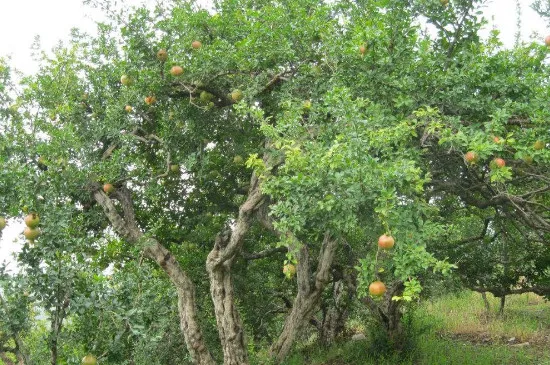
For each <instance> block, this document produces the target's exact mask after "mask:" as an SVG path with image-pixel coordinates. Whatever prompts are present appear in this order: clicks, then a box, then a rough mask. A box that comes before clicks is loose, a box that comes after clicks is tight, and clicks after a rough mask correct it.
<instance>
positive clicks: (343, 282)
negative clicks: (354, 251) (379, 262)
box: [319, 267, 356, 347]
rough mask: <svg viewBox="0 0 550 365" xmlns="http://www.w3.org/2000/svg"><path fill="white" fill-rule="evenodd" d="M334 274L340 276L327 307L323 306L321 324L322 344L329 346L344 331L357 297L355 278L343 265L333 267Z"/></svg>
mask: <svg viewBox="0 0 550 365" xmlns="http://www.w3.org/2000/svg"><path fill="white" fill-rule="evenodd" d="M333 275H334V277H335V280H336V277H338V278H339V280H337V281H334V283H333V288H332V297H331V298H330V302H329V303H327V305H326V307H325V308H323V322H322V325H321V326H320V333H319V338H320V340H321V344H322V345H323V346H325V347H328V346H330V345H332V344H333V343H334V341H335V340H336V338H337V337H338V336H339V335H340V334H341V333H342V332H343V330H344V328H345V325H346V320H347V318H348V315H349V308H350V303H351V302H352V300H353V298H354V297H355V293H356V286H355V285H353V282H352V281H353V278H351V277H349V276H348V275H346V274H345V272H344V270H343V269H342V268H341V267H336V268H334V269H333Z"/></svg>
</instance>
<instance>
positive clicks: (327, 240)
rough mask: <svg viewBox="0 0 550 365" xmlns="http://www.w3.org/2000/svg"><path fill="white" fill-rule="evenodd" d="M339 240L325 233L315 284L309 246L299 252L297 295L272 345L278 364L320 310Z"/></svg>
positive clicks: (304, 246) (272, 354)
mask: <svg viewBox="0 0 550 365" xmlns="http://www.w3.org/2000/svg"><path fill="white" fill-rule="evenodd" d="M336 245H337V240H336V239H334V238H332V237H331V236H330V234H328V233H326V234H325V237H324V239H323V245H322V247H321V252H320V253H319V262H318V265H317V272H316V274H315V277H314V281H313V283H310V280H311V278H310V268H309V265H310V263H309V252H308V248H307V246H306V245H303V246H302V247H301V248H300V251H299V252H298V266H297V270H296V273H297V278H298V294H297V295H296V298H295V299H294V304H293V306H292V310H291V311H290V314H289V316H288V317H287V318H286V320H285V324H284V326H283V330H282V332H281V334H280V335H279V338H278V339H277V341H276V342H275V343H274V344H273V345H272V346H271V349H270V353H271V356H273V357H274V358H275V359H276V361H277V362H278V363H282V362H283V360H284V359H285V358H286V356H287V355H288V353H289V352H290V350H291V349H292V345H293V343H294V341H295V339H296V336H297V335H298V334H299V333H300V331H301V330H302V328H303V327H304V326H305V324H306V323H308V321H309V319H310V318H311V316H312V315H313V313H314V312H315V310H316V309H317V306H318V304H319V302H320V298H321V294H322V293H323V290H324V289H325V287H326V286H327V283H328V282H329V275H330V267H331V265H332V261H333V259H334V252H335V251H336Z"/></svg>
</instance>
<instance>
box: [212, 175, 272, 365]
mask: <svg viewBox="0 0 550 365" xmlns="http://www.w3.org/2000/svg"><path fill="white" fill-rule="evenodd" d="M259 184H260V182H259V180H258V178H257V177H256V176H255V175H253V176H252V179H251V182H250V189H249V192H248V198H247V199H246V201H245V202H244V204H243V205H242V206H241V207H240V209H239V216H238V218H237V220H236V222H235V223H234V226H233V228H232V229H227V230H225V231H224V232H221V233H220V234H218V236H217V237H216V241H215V243H214V248H213V249H212V251H210V253H209V254H208V258H207V260H206V268H207V270H208V275H209V278H210V294H211V296H212V300H213V302H214V313H215V315H216V323H217V325H218V326H217V327H218V333H219V336H220V341H221V344H222V349H223V358H224V364H225V365H245V364H248V354H247V350H246V345H245V338H244V329H243V325H242V321H241V318H240V316H239V312H238V310H237V307H236V306H235V298H234V293H233V279H232V276H231V267H232V265H233V262H234V260H235V257H236V255H237V254H238V253H239V252H240V250H241V247H242V243H243V238H244V236H245V234H246V233H247V232H248V230H249V228H250V224H251V222H252V219H253V215H254V213H255V212H256V211H257V209H258V208H259V207H260V206H261V205H262V204H263V196H262V194H261V192H260V186H259Z"/></svg>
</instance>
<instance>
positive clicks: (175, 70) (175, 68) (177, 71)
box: [170, 65, 183, 76]
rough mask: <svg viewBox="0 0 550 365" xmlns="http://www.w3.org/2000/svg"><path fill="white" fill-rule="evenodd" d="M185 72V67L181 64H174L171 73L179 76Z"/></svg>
mask: <svg viewBox="0 0 550 365" xmlns="http://www.w3.org/2000/svg"><path fill="white" fill-rule="evenodd" d="M182 73H183V67H181V66H177V65H176V66H172V68H171V69H170V75H172V76H179V75H181V74H182Z"/></svg>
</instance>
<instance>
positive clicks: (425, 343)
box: [285, 292, 550, 365]
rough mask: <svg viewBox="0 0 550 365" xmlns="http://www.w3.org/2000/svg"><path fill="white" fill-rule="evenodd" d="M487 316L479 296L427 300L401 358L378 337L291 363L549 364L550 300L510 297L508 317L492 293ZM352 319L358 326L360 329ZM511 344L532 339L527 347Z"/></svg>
mask: <svg viewBox="0 0 550 365" xmlns="http://www.w3.org/2000/svg"><path fill="white" fill-rule="evenodd" d="M489 301H490V304H491V307H492V311H491V312H490V313H489V315H487V313H486V311H485V307H484V305H483V300H482V298H481V295H479V294H478V293H473V292H464V293H461V294H459V295H448V296H444V297H441V298H439V299H436V300H432V301H429V302H425V303H423V304H422V305H421V306H420V308H418V310H417V311H415V313H414V316H413V317H412V318H413V320H412V322H411V324H410V326H411V327H410V328H409V332H408V333H411V334H412V336H415V338H414V339H413V341H414V343H416V347H415V348H414V349H413V350H411V351H408V352H407V353H405V354H402V355H401V356H397V355H386V356H384V355H380V354H383V353H384V349H382V348H380V349H378V350H377V349H376V346H377V339H376V336H374V337H370V338H368V339H367V340H364V341H347V342H342V343H339V344H336V345H334V346H332V347H331V348H329V349H323V348H319V347H317V346H314V345H313V346H305V347H302V348H301V349H300V350H299V351H297V352H295V353H294V354H293V355H291V356H290V357H289V359H288V360H287V361H286V362H285V364H287V365H344V364H349V365H371V364H372V365H375V364H376V365H389V364H392V365H395V364H402V365H413V364H414V365H440V364H441V365H443V364H445V365H453V364H456V365H463V364H475V365H515V364H518V365H519V364H536V365H550V303H548V302H545V301H544V300H543V299H542V298H541V297H538V296H535V295H534V294H529V295H521V296H512V297H510V298H507V306H506V307H505V312H504V316H502V317H499V316H497V311H498V304H499V299H498V298H493V297H492V296H489ZM352 323H354V328H355V327H357V328H359V327H361V326H358V324H357V323H355V322H353V321H352ZM512 337H515V338H516V340H514V341H513V344H517V343H520V342H529V345H528V346H519V347H518V346H513V344H512V343H509V339H510V338H512Z"/></svg>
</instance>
